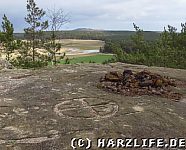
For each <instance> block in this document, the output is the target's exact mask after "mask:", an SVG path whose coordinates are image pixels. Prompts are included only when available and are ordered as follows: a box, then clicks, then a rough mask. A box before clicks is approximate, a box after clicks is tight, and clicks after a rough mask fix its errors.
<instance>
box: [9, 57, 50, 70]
mask: <svg viewBox="0 0 186 150" xmlns="http://www.w3.org/2000/svg"><path fill="white" fill-rule="evenodd" d="M11 63H12V64H13V65H14V66H15V67H18V68H22V69H29V68H42V67H44V66H47V65H48V62H47V61H43V60H37V61H34V62H33V61H30V60H29V59H23V58H22V57H18V58H17V59H14V60H13V61H11Z"/></svg>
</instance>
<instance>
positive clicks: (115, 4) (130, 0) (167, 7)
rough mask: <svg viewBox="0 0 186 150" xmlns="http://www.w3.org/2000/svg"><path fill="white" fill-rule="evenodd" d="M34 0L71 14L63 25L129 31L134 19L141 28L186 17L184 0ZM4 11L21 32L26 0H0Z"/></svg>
mask: <svg viewBox="0 0 186 150" xmlns="http://www.w3.org/2000/svg"><path fill="white" fill-rule="evenodd" d="M36 3H37V4H38V6H39V7H41V8H44V9H47V8H52V7H54V6H55V7H56V8H62V9H64V11H65V12H68V13H70V16H71V24H69V25H68V26H65V28H76V27H93V28H102V29H115V30H117V29H118V30H119V29H123V30H128V29H132V28H133V27H132V22H136V23H137V24H139V25H140V26H141V27H142V28H143V29H144V30H162V29H163V27H164V26H166V25H168V24H171V25H175V26H176V27H178V26H179V25H180V23H181V22H185V19H186V16H185V12H184V11H185V6H186V0H156V1H155V0H68V1H67V0H52V1H51V0H45V1H43V0H36ZM4 13H5V14H7V15H8V16H10V18H11V19H12V20H13V22H14V24H15V27H16V30H17V31H18V30H19V31H20V30H21V29H22V28H23V27H24V26H25V25H24V16H25V15H26V0H16V1H12V0H6V1H3V0H1V1H0V17H1V16H2V14H4ZM21 18H22V19H21Z"/></svg>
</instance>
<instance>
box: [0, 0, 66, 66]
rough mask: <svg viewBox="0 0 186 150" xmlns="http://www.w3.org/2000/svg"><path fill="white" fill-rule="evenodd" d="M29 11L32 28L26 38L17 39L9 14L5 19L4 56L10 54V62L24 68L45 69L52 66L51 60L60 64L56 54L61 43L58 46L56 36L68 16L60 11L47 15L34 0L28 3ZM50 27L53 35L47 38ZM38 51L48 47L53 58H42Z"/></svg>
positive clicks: (0, 45) (1, 36) (0, 43)
mask: <svg viewBox="0 0 186 150" xmlns="http://www.w3.org/2000/svg"><path fill="white" fill-rule="evenodd" d="M26 8H27V12H28V14H27V15H26V17H25V22H26V23H27V24H28V27H27V28H25V29H24V31H25V33H24V38H23V39H18V38H15V36H14V27H13V24H12V23H11V22H10V20H9V19H8V17H7V16H6V15H4V16H3V18H2V19H3V21H2V31H0V48H1V53H2V52H3V53H5V54H6V60H7V61H9V62H10V63H12V64H13V65H14V66H17V67H21V68H36V67H43V66H46V65H48V62H49V61H52V62H54V64H56V57H55V54H56V52H57V51H58V50H59V49H60V47H61V44H60V43H55V41H56V39H58V35H57V34H56V33H57V32H58V30H60V28H61V26H62V25H63V24H65V23H66V22H67V21H68V18H67V16H66V15H65V14H64V12H63V11H61V10H60V9H59V10H55V9H54V10H48V12H46V11H44V10H43V9H40V8H39V7H38V6H37V4H36V3H35V1H34V0H27V5H26ZM44 16H45V17H44ZM43 18H47V20H43ZM48 28H50V29H51V32H50V33H49V34H48V35H47V37H46V36H45V32H44V31H46V29H48ZM37 48H44V49H46V50H48V52H49V53H50V54H51V55H50V56H45V55H41V54H39V53H38V52H37V50H36V49H37ZM13 53H18V56H17V57H16V58H15V57H12V55H11V54H13Z"/></svg>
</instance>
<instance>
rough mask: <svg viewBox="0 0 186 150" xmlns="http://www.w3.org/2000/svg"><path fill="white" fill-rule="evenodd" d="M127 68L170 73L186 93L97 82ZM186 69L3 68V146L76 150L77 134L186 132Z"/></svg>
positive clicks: (0, 85)
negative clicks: (145, 91)
mask: <svg viewBox="0 0 186 150" xmlns="http://www.w3.org/2000/svg"><path fill="white" fill-rule="evenodd" d="M124 69H126V70H127V69H128V70H134V71H142V70H144V69H145V70H147V71H151V72H153V73H158V74H160V75H162V76H164V75H166V76H169V77H171V78H173V79H175V80H176V81H177V87H175V89H174V90H175V91H177V92H179V93H182V94H183V97H182V99H181V100H180V101H179V102H175V101H171V100H170V99H168V98H163V97H160V96H157V95H141V96H139V95H137V96H133V97H131V96H125V95H120V94H114V93H109V92H107V91H104V90H101V89H99V88H97V84H98V83H99V80H100V78H101V77H102V76H104V75H105V74H106V73H108V72H110V71H116V70H117V71H118V72H122V71H123V70H124ZM112 75H113V74H112ZM185 75H186V70H180V69H169V68H158V67H146V66H138V65H129V64H121V63H116V64H109V65H96V64H77V65H63V66H56V67H48V68H44V69H41V70H14V69H13V70H1V71H0V95H1V96H0V149H2V150H65V149H66V150H70V149H72V148H71V147H70V142H71V139H72V138H89V139H91V140H92V141H93V142H96V141H97V138H113V139H114V138H125V137H129V138H150V137H151V138H153V137H156V138H157V137H163V138H171V137H177V138H179V137H182V138H186V76H185ZM114 76H119V74H118V73H116V72H115V73H114ZM114 80H116V79H115V78H114ZM92 149H97V148H96V147H95V146H93V148H92Z"/></svg>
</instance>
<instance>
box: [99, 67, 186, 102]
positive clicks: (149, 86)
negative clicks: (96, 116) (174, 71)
mask: <svg viewBox="0 0 186 150" xmlns="http://www.w3.org/2000/svg"><path fill="white" fill-rule="evenodd" d="M98 87H99V88H103V89H105V90H107V91H110V92H114V93H120V94H123V95H127V96H135V95H159V96H162V97H167V98H170V99H174V100H179V99H181V97H182V95H181V94H179V93H175V92H173V88H172V87H176V83H175V81H174V80H173V79H170V78H169V77H163V76H161V75H159V74H155V73H152V72H149V71H141V72H137V73H134V72H133V71H132V70H124V72H123V73H120V72H117V71H114V72H110V73H107V74H106V75H105V76H104V77H102V78H101V79H100V83H99V85H98Z"/></svg>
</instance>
